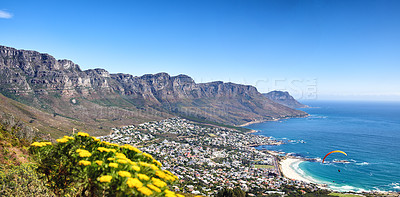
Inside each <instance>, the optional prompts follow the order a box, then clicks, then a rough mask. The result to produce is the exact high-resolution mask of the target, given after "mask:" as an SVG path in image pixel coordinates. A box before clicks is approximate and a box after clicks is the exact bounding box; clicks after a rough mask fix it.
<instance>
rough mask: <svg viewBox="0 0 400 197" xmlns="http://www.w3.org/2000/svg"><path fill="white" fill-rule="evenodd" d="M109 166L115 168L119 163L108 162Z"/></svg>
mask: <svg viewBox="0 0 400 197" xmlns="http://www.w3.org/2000/svg"><path fill="white" fill-rule="evenodd" d="M108 166H110V167H113V168H118V164H117V163H110V164H108Z"/></svg>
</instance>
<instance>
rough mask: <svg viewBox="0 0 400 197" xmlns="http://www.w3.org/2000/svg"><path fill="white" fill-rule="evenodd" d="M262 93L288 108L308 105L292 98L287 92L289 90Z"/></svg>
mask: <svg viewBox="0 0 400 197" xmlns="http://www.w3.org/2000/svg"><path fill="white" fill-rule="evenodd" d="M263 95H264V96H265V97H267V98H268V99H270V100H272V101H274V102H276V103H279V104H282V105H285V106H287V107H290V108H306V107H308V106H307V105H304V104H301V103H300V102H298V101H297V100H296V99H294V98H293V97H292V96H291V95H290V94H289V92H283V91H276V90H275V91H271V92H268V93H264V94H263Z"/></svg>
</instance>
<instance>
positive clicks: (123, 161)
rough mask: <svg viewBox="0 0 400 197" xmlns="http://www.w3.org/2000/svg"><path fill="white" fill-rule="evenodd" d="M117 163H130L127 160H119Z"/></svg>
mask: <svg viewBox="0 0 400 197" xmlns="http://www.w3.org/2000/svg"><path fill="white" fill-rule="evenodd" d="M117 162H118V163H123V164H125V163H128V162H127V161H126V160H123V159H118V160H117Z"/></svg>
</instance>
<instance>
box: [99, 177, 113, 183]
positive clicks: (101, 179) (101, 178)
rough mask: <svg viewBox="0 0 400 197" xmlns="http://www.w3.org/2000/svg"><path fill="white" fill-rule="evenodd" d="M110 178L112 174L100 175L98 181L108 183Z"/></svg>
mask: <svg viewBox="0 0 400 197" xmlns="http://www.w3.org/2000/svg"><path fill="white" fill-rule="evenodd" d="M111 179H112V176H110V175H104V176H101V177H100V182H102V183H109V182H110V181H111Z"/></svg>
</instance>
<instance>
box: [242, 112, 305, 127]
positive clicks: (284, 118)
mask: <svg viewBox="0 0 400 197" xmlns="http://www.w3.org/2000/svg"><path fill="white" fill-rule="evenodd" d="M309 116H310V114H306V115H304V116H292V117H283V118H273V119H270V120H253V121H250V122H246V123H244V124H241V125H237V126H238V127H245V126H249V125H252V124H257V123H264V122H275V121H280V120H286V119H291V118H307V117H309Z"/></svg>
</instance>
